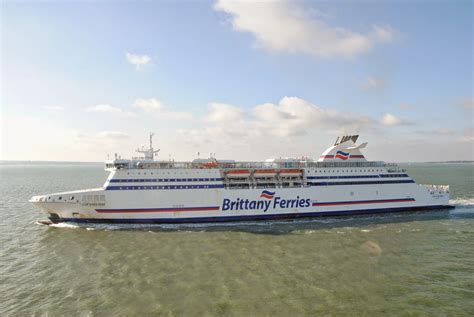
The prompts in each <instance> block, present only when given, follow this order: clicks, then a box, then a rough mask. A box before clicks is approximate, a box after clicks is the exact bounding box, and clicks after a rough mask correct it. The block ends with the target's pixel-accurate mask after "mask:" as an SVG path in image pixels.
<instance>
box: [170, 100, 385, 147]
mask: <svg viewBox="0 0 474 317" xmlns="http://www.w3.org/2000/svg"><path fill="white" fill-rule="evenodd" d="M197 122H200V123H202V124H203V127H201V128H192V129H180V130H178V136H179V137H180V141H181V142H184V143H187V144H188V145H190V146H193V147H196V146H197V145H206V146H207V145H211V144H212V145H215V146H216V147H218V148H219V147H221V148H225V147H228V146H229V144H234V145H236V146H241V147H242V148H253V147H256V148H258V149H259V150H260V149H264V148H267V147H268V146H270V145H269V142H268V140H273V141H274V144H275V145H278V144H281V142H283V141H285V142H289V141H290V140H294V139H295V138H297V137H301V136H304V135H307V134H309V133H311V132H315V131H324V132H329V133H331V134H334V135H337V134H340V133H352V132H358V131H360V130H365V131H369V130H371V129H375V128H376V127H377V126H378V125H379V123H378V121H377V120H374V119H372V118H369V117H366V116H361V115H357V114H351V113H341V112H340V111H337V110H335V109H331V108H324V107H320V106H317V105H315V104H313V103H311V102H309V101H306V100H304V99H301V98H298V97H283V98H282V99H281V100H280V101H279V102H278V103H263V104H259V105H256V106H254V107H251V108H250V109H247V110H244V109H243V108H240V107H236V106H233V105H229V104H222V103H211V104H210V105H209V107H208V112H207V114H206V115H205V116H203V117H201V118H199V120H197ZM298 139H300V140H301V138H298ZM275 140H278V141H275ZM290 143H291V142H290ZM290 143H288V146H291V144H290ZM272 146H273V145H272Z"/></svg>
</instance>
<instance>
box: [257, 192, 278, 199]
mask: <svg viewBox="0 0 474 317" xmlns="http://www.w3.org/2000/svg"><path fill="white" fill-rule="evenodd" d="M273 196H275V192H273V193H272V192H270V191H268V190H264V191H263V192H262V193H261V194H260V198H266V199H273Z"/></svg>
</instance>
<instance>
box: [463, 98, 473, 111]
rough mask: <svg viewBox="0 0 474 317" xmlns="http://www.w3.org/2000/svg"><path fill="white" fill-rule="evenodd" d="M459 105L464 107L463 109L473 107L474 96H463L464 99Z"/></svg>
mask: <svg viewBox="0 0 474 317" xmlns="http://www.w3.org/2000/svg"><path fill="white" fill-rule="evenodd" d="M461 106H462V107H463V108H464V109H468V110H469V109H470V110H472V109H474V97H471V98H465V99H464V100H462V101H461Z"/></svg>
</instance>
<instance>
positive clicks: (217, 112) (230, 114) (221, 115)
mask: <svg viewBox="0 0 474 317" xmlns="http://www.w3.org/2000/svg"><path fill="white" fill-rule="evenodd" d="M208 110H209V113H208V114H207V116H206V118H205V120H206V121H208V122H214V123H227V122H232V121H240V120H242V119H244V118H245V116H246V114H245V111H244V110H242V109H240V108H239V107H235V106H232V105H228V104H225V103H217V102H214V103H211V104H210V105H209V107H208Z"/></svg>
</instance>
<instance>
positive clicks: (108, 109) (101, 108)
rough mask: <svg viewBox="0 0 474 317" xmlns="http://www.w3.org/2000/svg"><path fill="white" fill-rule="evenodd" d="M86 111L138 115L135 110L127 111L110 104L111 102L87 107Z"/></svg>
mask: <svg viewBox="0 0 474 317" xmlns="http://www.w3.org/2000/svg"><path fill="white" fill-rule="evenodd" d="M85 111H86V112H98V113H109V114H115V115H123V116H128V117H134V116H136V114H135V113H133V112H128V111H127V112H126V111H123V110H122V109H120V108H118V107H115V106H112V105H109V104H99V105H95V106H93V107H89V108H86V109H85Z"/></svg>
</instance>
